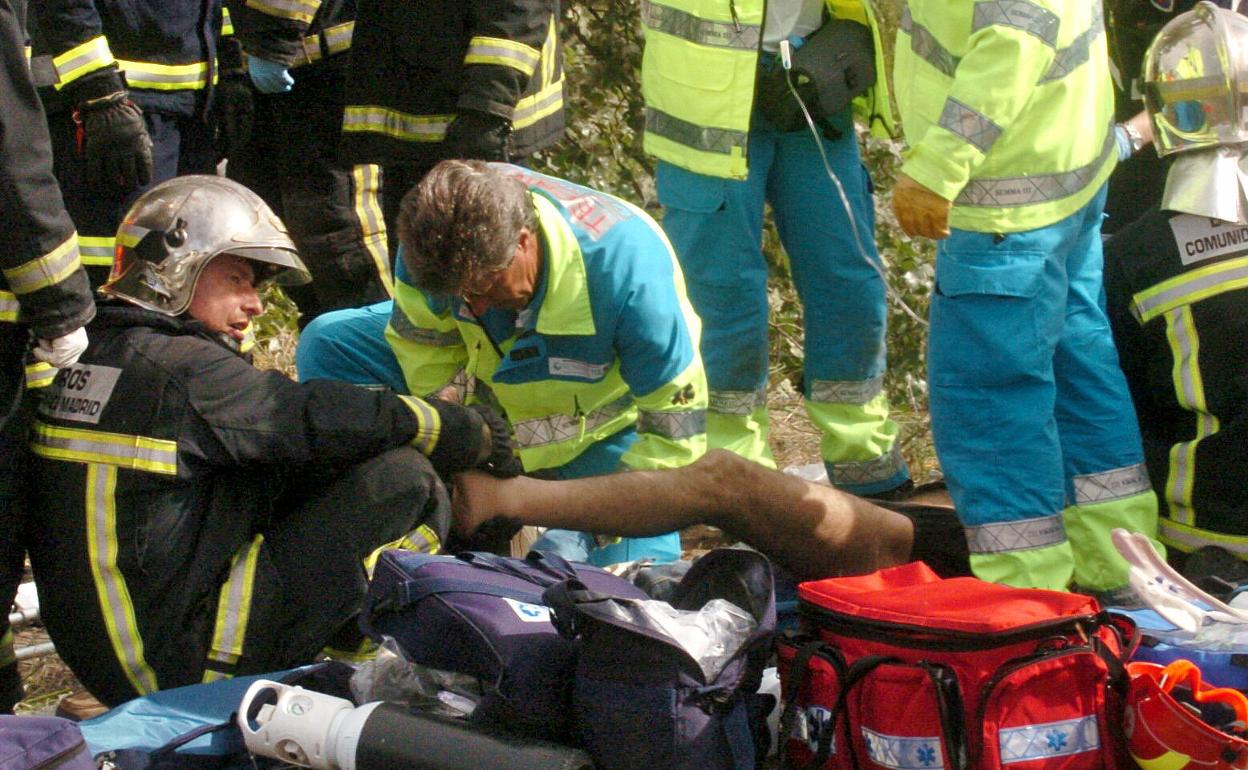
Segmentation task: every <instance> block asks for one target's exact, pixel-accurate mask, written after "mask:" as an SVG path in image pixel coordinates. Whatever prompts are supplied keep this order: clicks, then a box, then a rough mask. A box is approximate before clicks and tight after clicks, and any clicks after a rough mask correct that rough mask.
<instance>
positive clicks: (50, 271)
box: [4, 233, 82, 295]
mask: <svg viewBox="0 0 1248 770" xmlns="http://www.w3.org/2000/svg"><path fill="white" fill-rule="evenodd" d="M80 267H82V261H81V259H80V258H79V256H78V234H77V233H74V234H72V235H70V236H69V238H67V239H66V240H65V242H64V243H62V244H61V245H60V246H57V247H56V248H55V249H52V250H51V251H49V252H48V253H47V254H44V255H43V256H42V257H37V258H35V259H32V260H30V261H29V262H24V263H22V264H21V265H18V266H17V267H14V268H9V269H7V270H5V271H4V277H5V279H6V280H8V282H9V290H10V291H12V292H13V293H14V294H18V295H21V294H30V293H32V292H36V291H39V290H40V289H45V288H47V287H49V286H55V285H56V284H58V283H60V282H61V281H63V280H65V279H66V278H68V277H69V276H71V275H73V274H74V271H75V270H77V269H78V268H80Z"/></svg>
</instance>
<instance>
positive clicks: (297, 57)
mask: <svg viewBox="0 0 1248 770" xmlns="http://www.w3.org/2000/svg"><path fill="white" fill-rule="evenodd" d="M226 5H227V7H228V8H229V11H230V18H231V19H232V20H233V22H234V32H235V35H236V37H237V38H238V40H239V41H240V42H241V43H242V46H243V50H245V51H247V53H248V54H249V55H251V56H259V57H260V58H262V59H268V60H269V61H273V62H278V63H280V64H284V65H286V67H287V68H289V69H291V70H295V69H298V68H311V67H312V66H313V65H320V67H325V66H333V67H336V68H345V66H346V63H347V57H346V56H339V55H338V54H341V53H346V52H347V51H348V50H350V48H351V40H352V36H353V34H354V30H355V0H324V1H323V0H306V1H305V2H300V3H291V2H289V0H246V1H244V0H226ZM318 68H319V67H318ZM292 74H294V76H295V79H296V81H298V78H299V74H298V73H297V72H295V73H292ZM336 96H339V95H337V94H336ZM337 103H338V102H335V104H337Z"/></svg>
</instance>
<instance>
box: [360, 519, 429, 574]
mask: <svg viewBox="0 0 1248 770" xmlns="http://www.w3.org/2000/svg"><path fill="white" fill-rule="evenodd" d="M395 550H398V551H413V552H415V553H431V554H432V553H438V552H440V551H441V550H442V538H440V537H438V533H437V532H434V531H433V528H432V527H430V526H429V525H428V524H421V525H420V526H418V527H416V529H414V530H412V531H411V532H408V533H407V534H406V535H404V536H403V537H400V538H399V539H397V540H391V541H390V542H389V543H383V544H382V545H379V546H377V547H376V548H374V549H373V552H372V553H370V554H369V555H368V556H367V557H365V559H364V571H365V572H366V573H368V577H369V579H372V577H373V570H374V569H375V568H376V567H377V560H378V559H380V558H381V554H382V552H384V551H395Z"/></svg>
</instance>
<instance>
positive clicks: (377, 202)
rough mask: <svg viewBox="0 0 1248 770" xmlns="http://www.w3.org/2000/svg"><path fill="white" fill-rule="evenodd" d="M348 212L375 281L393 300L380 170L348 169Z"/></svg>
mask: <svg viewBox="0 0 1248 770" xmlns="http://www.w3.org/2000/svg"><path fill="white" fill-rule="evenodd" d="M351 208H352V209H353V210H354V211H355V218H356V220H357V221H358V222H359V223H360V235H361V240H362V241H363V243H364V249H365V250H366V251H367V252H368V254H369V256H370V257H372V258H373V265H374V266H375V267H376V268H377V277H378V278H379V279H380V280H381V283H382V285H383V286H385V287H386V294H389V295H390V296H394V278H393V277H392V276H391V275H390V252H389V247H388V244H387V242H386V220H385V217H384V216H382V211H381V167H380V166H377V165H375V164H370V163H361V164H358V165H356V166H354V167H352V169H351Z"/></svg>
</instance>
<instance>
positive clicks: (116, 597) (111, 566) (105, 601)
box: [86, 463, 160, 695]
mask: <svg viewBox="0 0 1248 770" xmlns="http://www.w3.org/2000/svg"><path fill="white" fill-rule="evenodd" d="M86 491H87V499H86V518H87V522H86V523H87V551H88V554H89V561H90V563H91V576H92V578H93V580H94V583H95V592H96V598H97V600H98V601H99V603H100V611H101V612H102V613H103V615H104V625H105V628H106V631H107V633H108V638H109V641H110V642H111V643H112V646H113V653H114V655H115V656H116V658H117V663H118V664H119V665H120V666H121V668H122V670H123V671H124V672H125V675H126V679H127V680H129V682H130V685H131V686H132V687H133V688H134V689H135V691H136V692H138V693H139V694H140V695H146V694H147V693H150V692H155V691H156V690H158V689H160V688H159V686H158V685H157V683H156V673H155V672H154V671H152V669H151V667H150V666H149V665H148V664H147V661H146V660H145V659H144V656H143V638H142V636H141V635H140V634H139V624H138V620H137V619H136V618H135V615H134V603H133V602H132V601H131V599H130V589H129V588H127V586H126V580H125V577H124V576H123V575H122V574H121V569H120V567H118V565H117V554H118V547H117V501H116V493H117V469H116V468H114V467H113V466H111V465H99V464H96V463H92V464H90V465H88V466H87V490H86Z"/></svg>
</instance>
